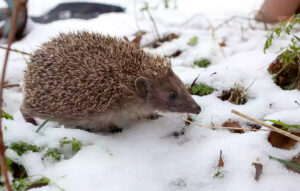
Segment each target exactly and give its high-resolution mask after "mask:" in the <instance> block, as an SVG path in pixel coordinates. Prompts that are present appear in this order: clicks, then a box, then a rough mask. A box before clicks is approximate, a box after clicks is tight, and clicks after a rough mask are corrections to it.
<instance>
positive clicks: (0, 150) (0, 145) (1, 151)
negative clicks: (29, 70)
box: [0, 0, 27, 191]
mask: <svg viewBox="0 0 300 191" xmlns="http://www.w3.org/2000/svg"><path fill="white" fill-rule="evenodd" d="M26 1H27V0H21V1H14V12H13V15H12V23H11V27H10V29H9V34H8V46H7V50H6V54H5V59H4V63H3V67H2V74H1V84H0V109H1V110H2V104H3V101H2V100H3V89H4V84H5V73H6V67H7V62H8V56H9V52H10V47H11V44H12V42H13V41H14V38H15V29H16V24H17V18H18V14H19V10H20V6H21V4H22V3H26ZM0 164H1V172H2V175H3V176H4V183H5V187H6V190H7V191H12V188H11V185H10V183H9V178H8V173H7V166H6V158H5V146H4V141H3V133H2V112H0Z"/></svg>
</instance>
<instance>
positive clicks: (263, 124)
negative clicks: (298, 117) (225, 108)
mask: <svg viewBox="0 0 300 191" xmlns="http://www.w3.org/2000/svg"><path fill="white" fill-rule="evenodd" d="M231 112H232V113H234V114H236V115H238V116H240V117H243V118H245V119H248V120H250V121H253V122H255V123H257V124H259V125H261V126H265V127H268V128H269V129H271V130H272V131H275V132H277V133H280V134H282V135H284V136H287V137H289V138H291V139H294V140H296V141H300V137H298V136H296V135H293V134H291V133H289V132H287V131H284V130H281V129H279V128H277V127H274V126H272V125H268V124H266V123H264V122H263V121H260V120H257V119H254V118H252V117H249V116H248V115H245V114H243V113H241V112H238V111H236V110H234V109H233V110H231Z"/></svg>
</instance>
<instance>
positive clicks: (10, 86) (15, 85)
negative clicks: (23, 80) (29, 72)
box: [3, 84, 20, 88]
mask: <svg viewBox="0 0 300 191" xmlns="http://www.w3.org/2000/svg"><path fill="white" fill-rule="evenodd" d="M19 86H20V84H5V85H4V87H3V88H14V87H19Z"/></svg>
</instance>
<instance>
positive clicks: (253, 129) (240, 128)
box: [184, 119, 270, 131]
mask: <svg viewBox="0 0 300 191" xmlns="http://www.w3.org/2000/svg"><path fill="white" fill-rule="evenodd" d="M184 120H185V121H186V122H189V123H191V124H193V125H196V126H198V127H205V128H210V129H231V130H250V131H270V130H269V129H255V128H242V127H220V126H204V125H200V124H199V123H196V122H193V121H190V120H188V119H184Z"/></svg>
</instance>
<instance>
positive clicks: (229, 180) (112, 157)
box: [0, 0, 300, 191]
mask: <svg viewBox="0 0 300 191" xmlns="http://www.w3.org/2000/svg"><path fill="white" fill-rule="evenodd" d="M104 2H112V3H114V4H118V5H122V6H125V7H127V10H128V12H126V13H110V14H104V15H101V16H99V17H97V18H95V19H91V20H88V21H84V20H78V19H70V20H64V21H56V22H53V23H50V24H46V25H41V24H36V23H32V22H30V23H29V28H28V35H27V36H26V37H25V38H24V39H22V40H21V41H19V42H16V43H14V44H13V48H17V49H20V50H24V51H27V52H32V51H34V50H36V49H37V48H38V47H39V45H40V44H41V43H43V42H46V41H47V40H48V39H49V38H50V37H53V36H55V35H57V34H58V33H59V32H68V31H76V30H88V31H97V32H100V33H105V34H110V35H112V36H118V37H122V36H128V37H129V38H132V34H133V33H135V32H136V31H137V30H138V29H137V25H138V27H139V28H140V29H142V30H145V31H147V32H148V33H147V34H146V35H145V36H144V37H143V39H142V44H147V43H149V42H150V41H151V40H153V39H154V38H155V33H154V30H153V27H152V23H151V21H150V20H149V18H148V17H147V16H146V15H144V14H142V13H141V12H140V11H139V10H136V11H134V9H133V7H134V3H133V2H134V1H133V0H126V1H125V0H124V1H121V0H113V1H108V0H107V1H104ZM149 2H151V3H150V5H151V6H154V7H155V6H157V5H158V9H156V10H151V12H152V14H153V17H154V18H155V20H156V23H157V25H158V29H159V32H160V33H161V34H162V35H163V34H168V33H170V32H174V33H177V34H180V37H179V38H178V39H175V40H173V41H171V42H166V43H164V44H163V45H162V46H161V47H159V48H156V49H146V51H149V52H151V53H153V54H161V55H170V54H172V53H174V52H175V51H176V50H182V51H183V53H182V54H181V55H180V56H178V57H176V58H173V59H172V65H173V70H174V71H175V73H176V74H177V75H178V76H179V77H180V78H181V79H182V80H183V82H184V83H191V82H192V81H193V80H194V79H195V78H196V77H197V76H198V75H199V74H200V76H199V79H198V82H204V83H206V84H208V85H210V86H212V87H214V88H215V89H216V90H215V91H214V93H212V94H210V95H207V96H203V97H198V96H194V99H195V100H196V101H197V102H198V103H199V104H200V105H201V107H202V112H201V113H200V114H199V115H197V116H196V115H193V116H192V117H193V118H194V119H195V120H196V121H197V122H198V123H201V124H202V125H210V124H211V123H213V124H214V125H221V124H222V123H223V122H225V121H227V120H228V119H233V120H237V121H240V122H241V123H243V122H245V120H243V119H241V118H239V117H237V116H235V115H234V114H232V113H231V112H230V111H231V109H236V110H238V111H241V112H243V113H246V114H248V115H250V116H252V117H255V118H258V119H277V120H281V121H283V122H287V123H291V124H299V123H300V118H299V115H300V107H299V105H297V104H296V103H295V100H298V102H299V101H300V96H299V92H298V91H296V90H292V91H283V90H282V89H280V88H279V87H278V86H276V85H275V84H274V83H273V81H272V79H271V76H270V75H269V73H268V72H267V67H268V65H269V63H270V62H271V61H272V60H273V59H274V58H275V57H276V54H277V53H276V52H275V51H268V53H267V54H264V53H263V46H264V42H265V39H266V36H267V34H268V32H267V31H265V30H264V28H263V26H262V25H261V24H259V23H255V22H254V21H251V25H253V26H254V27H255V29H252V28H251V27H250V25H249V23H248V21H243V20H240V19H238V20H236V21H233V22H230V23H229V25H223V26H222V27H220V28H218V29H217V30H216V31H215V34H214V38H212V32H211V30H210V29H209V26H210V24H209V22H210V23H211V24H212V25H213V26H217V25H218V24H220V23H222V22H223V21H224V20H226V19H228V18H230V17H231V16H233V15H239V16H249V15H253V12H254V11H255V10H257V9H258V8H259V6H260V5H261V3H262V0H259V1H254V0H243V1H242V0H231V1H224V0H210V1H204V0H202V1H200V0H199V1H197V0H174V1H172V0H171V1H170V3H171V5H172V6H171V8H170V9H163V8H162V7H163V4H162V1H158V0H156V1H149ZM174 2H177V3H176V4H177V7H178V9H173V8H172V7H173V5H174ZM57 3H58V1H54V0H48V1H45V0H43V1H38V0H30V1H29V11H30V12H31V13H32V15H39V14H42V13H44V12H46V11H47V9H49V8H51V7H53V6H54V5H55V4H57ZM141 6H142V1H138V0H137V1H136V7H138V8H139V7H141ZM200 13H201V14H200ZM194 15H197V16H196V17H194V18H192V17H193V16H194ZM135 18H136V19H135ZM191 18H192V19H191ZM207 20H209V22H208V21H207ZM193 36H197V37H198V39H199V42H198V44H197V45H196V46H194V47H191V46H189V45H187V43H188V41H189V40H190V38H191V37H193ZM224 39H225V40H226V46H225V47H220V46H218V43H219V42H222V41H223V40H224ZM284 42H286V41H285V40H282V41H279V42H278V43H277V44H275V45H274V48H275V49H276V48H277V49H278V48H279V47H280V46H281V45H282V44H283V43H284ZM0 55H1V56H0V57H1V58H4V51H3V50H0ZM202 57H206V58H209V59H211V60H212V64H211V65H210V66H209V67H207V68H198V67H192V66H191V65H192V63H193V61H194V60H195V59H199V58H202ZM25 59H26V56H22V55H20V54H16V53H11V55H10V59H9V66H8V73H7V80H8V81H9V83H20V84H22V81H23V80H22V78H23V71H24V70H25V68H26V62H25ZM1 64H2V62H1ZM253 81H254V83H253V85H252V86H251V87H250V88H249V90H248V94H249V96H250V99H249V100H248V102H247V103H246V104H245V105H233V104H231V103H229V102H227V101H221V100H220V99H219V98H218V96H219V95H220V94H221V92H222V90H224V89H229V88H231V87H233V86H234V84H235V83H238V84H240V85H242V86H244V87H246V88H247V87H248V86H250V84H251V83H252V82H253ZM21 102H22V91H21V88H12V89H7V90H5V97H4V103H5V107H4V109H5V111H7V112H8V113H10V114H12V115H13V116H14V118H15V119H14V120H13V121H11V120H4V126H6V127H7V128H6V129H5V130H4V138H5V143H6V145H10V144H11V143H14V142H17V141H25V142H28V143H31V144H36V145H48V146H49V147H57V146H58V145H59V140H60V139H61V138H63V137H70V138H72V137H75V138H76V139H78V140H80V141H82V143H83V145H84V146H83V147H82V149H81V150H80V151H79V152H78V153H77V154H76V155H75V156H73V157H72V158H70V159H65V160H62V161H60V162H56V163H45V162H43V161H42V159H41V156H42V154H41V153H33V152H27V153H25V154H24V155H22V156H21V157H20V156H18V155H17V154H16V153H14V151H12V150H8V151H7V155H8V156H9V157H11V158H13V159H15V160H18V161H19V162H20V163H21V164H23V165H24V166H25V168H26V170H27V172H28V173H29V175H36V174H41V175H45V176H47V177H49V178H50V179H51V180H53V181H54V182H55V183H56V184H58V185H59V186H60V187H62V188H64V189H65V190H66V191H98V190H102V191H104V190H105V191H127V190H128V191H141V190H142V191H148V190H149V191H168V190H170V191H171V190H172V191H175V190H186V191H194V190H195V191H196V190H197V191H199V190H200V191H213V190H216V191H221V190H222V191H227V190H228V191H229V190H230V191H234V190H237V191H247V190H249V191H253V190H256V191H296V190H299V188H300V181H299V179H300V175H299V174H296V173H293V172H291V171H288V170H287V169H286V168H285V167H284V166H282V165H281V164H280V163H278V162H277V161H274V160H270V159H269V155H271V156H274V157H278V158H283V159H289V158H291V157H292V156H294V155H296V154H297V153H299V152H300V144H297V145H296V147H295V148H294V149H292V150H281V149H277V148H274V147H272V146H271V145H270V144H269V142H268V141H267V136H268V132H264V131H261V132H247V133H244V134H234V133H230V132H229V131H227V130H212V129H208V128H200V127H197V126H193V125H191V126H189V127H188V129H187V131H186V133H185V134H184V135H182V136H179V137H178V138H175V137H174V136H172V133H173V132H175V131H180V130H181V129H182V128H183V127H184V126H185V125H184V121H183V119H184V118H185V117H186V116H185V115H183V114H164V115H163V117H162V118H161V119H158V120H155V121H140V122H137V123H135V124H134V125H132V126H130V127H128V128H126V129H124V130H123V132H122V133H119V134H113V135H103V134H101V133H99V134H94V133H89V132H86V131H82V130H74V129H67V128H64V127H60V126H58V124H56V123H54V122H51V123H48V124H47V125H46V127H44V128H43V129H42V130H41V132H39V133H35V130H36V126H33V125H31V124H29V123H26V122H25V121H24V119H23V118H22V116H21V113H20V111H19V106H20V104H21ZM41 121H42V120H40V122H41ZM220 150H222V151H223V160H224V163H225V165H224V168H223V169H222V170H221V171H222V173H223V175H224V177H222V178H214V175H215V173H216V172H217V168H216V166H217V163H218V158H219V151H220ZM257 161H258V162H260V163H261V164H262V165H263V167H264V168H263V174H262V176H261V178H260V180H259V181H255V180H254V174H255V169H254V167H253V166H252V162H257ZM33 190H36V191H37V190H39V191H46V190H47V191H48V190H57V188H56V187H55V186H51V185H50V186H46V187H41V188H35V189H33Z"/></svg>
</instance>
